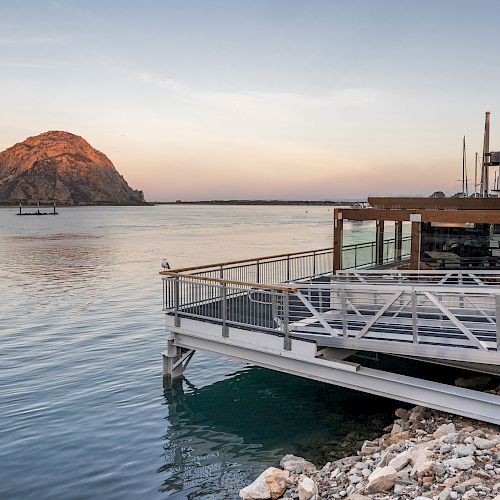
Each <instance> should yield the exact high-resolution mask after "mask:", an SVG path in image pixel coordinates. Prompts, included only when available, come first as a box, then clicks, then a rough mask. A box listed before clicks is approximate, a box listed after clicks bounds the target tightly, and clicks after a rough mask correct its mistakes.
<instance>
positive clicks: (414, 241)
mask: <svg viewBox="0 0 500 500" xmlns="http://www.w3.org/2000/svg"><path fill="white" fill-rule="evenodd" d="M421 226H422V223H421V222H412V223H411V249H410V269H415V270H418V269H420V237H421V232H422V228H421Z"/></svg>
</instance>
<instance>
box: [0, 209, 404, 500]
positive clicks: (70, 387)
mask: <svg viewBox="0 0 500 500" xmlns="http://www.w3.org/2000/svg"><path fill="white" fill-rule="evenodd" d="M373 235H374V228H373V226H372V225H370V224H366V223H365V224H357V225H351V224H346V231H345V243H350V242H361V241H368V240H373ZM331 245H332V211H331V209H330V208H329V207H305V206H278V207H276V206H275V207H271V206H202V205H163V206H153V207H85V208H60V209H59V215H57V216H44V217H41V216H38V217H35V216H33V217H29V216H26V217H19V216H17V215H16V209H12V208H3V209H0V498H2V499H59V498H61V499H79V498H82V499H88V498H95V499H102V498H106V499H114V498H120V499H128V498H130V499H150V498H153V499H154V498H166V497H171V498H213V499H222V498H237V497H238V491H239V489H240V488H241V487H243V486H245V485H246V484H248V483H249V482H251V481H252V480H253V478H255V477H256V476H257V475H258V474H259V473H260V472H261V471H262V470H263V469H264V468H266V467H268V466H271V465H277V464H278V463H279V460H280V458H281V457H282V456H283V455H284V454H285V453H296V454H299V455H302V456H304V457H306V458H308V459H310V460H312V461H313V462H315V463H316V464H317V465H322V464H323V463H325V462H326V461H327V460H329V459H335V458H338V457H339V456H342V455H344V454H346V453H348V452H349V451H352V450H350V449H349V446H350V444H349V443H351V445H353V446H354V445H356V444H358V445H359V442H360V441H362V440H363V439H365V438H369V437H373V436H375V435H378V434H379V433H380V431H381V429H382V427H384V426H385V425H386V424H387V423H389V422H390V421H392V416H391V415H392V412H393V410H394V408H395V407H396V406H397V403H395V402H392V401H390V400H387V399H383V398H377V397H373V396H369V395H364V394H362V393H357V392H354V391H350V390H346V389H342V388H338V387H334V386H330V385H327V384H323V383H319V382H314V381H311V380H306V379H302V378H298V377H294V376H290V375H286V374H282V373H278V372H273V371H270V370H266V369H262V368H259V367H253V366H247V365H245V364H243V363H239V362H236V361H232V360H227V359H224V358H222V357H218V356H214V355H208V354H204V353H200V352H197V353H196V354H195V356H194V358H193V360H192V361H191V364H190V365H189V367H188V369H187V370H186V372H185V376H184V379H183V380H182V381H181V382H180V383H177V384H175V385H174V386H173V387H171V388H166V389H164V388H163V385H162V371H161V370H162V364H161V355H160V352H161V350H162V349H163V348H164V347H165V327H164V317H163V314H162V312H161V307H162V303H161V301H162V289H161V279H160V276H159V275H158V272H159V271H160V270H161V268H160V261H161V259H162V258H163V257H165V258H167V260H168V261H169V262H170V265H171V266H172V267H181V266H187V265H191V264H193V265H194V264H205V263H212V262H221V261H227V260H232V259H239V258H246V257H257V256H264V255H269V254H275V253H282V252H291V251H300V250H310V249H314V248H324V247H329V246H331ZM346 436H347V439H346Z"/></svg>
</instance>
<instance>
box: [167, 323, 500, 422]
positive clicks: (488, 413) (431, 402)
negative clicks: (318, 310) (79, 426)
mask: <svg viewBox="0 0 500 500" xmlns="http://www.w3.org/2000/svg"><path fill="white" fill-rule="evenodd" d="M220 338H221V337H219V338H218V339H217V340H216V339H212V338H209V337H206V336H199V337H198V336H197V337H194V336H192V334H185V333H183V332H181V331H177V333H176V340H175V343H176V345H178V346H181V347H183V348H187V349H196V350H203V351H207V352H214V353H216V354H219V355H222V356H227V357H229V358H233V359H239V360H242V361H244V362H246V363H252V364H256V365H259V366H262V367H264V368H269V369H271V370H277V371H281V372H285V373H290V374H292V375H297V376H299V377H306V378H310V379H313V380H319V381H321V382H326V383H328V384H334V385H339V386H341V387H346V388H349V389H355V390H358V391H362V392H367V393H370V394H376V395H378V396H383V397H387V398H391V399H396V400H399V401H405V402H408V403H411V404H415V405H422V406H426V407H429V408H434V409H436V410H441V411H446V412H450V413H454V414H457V415H463V416H465V417H469V418H474V419H479V420H484V421H486V422H490V423H493V424H500V397H499V396H494V395H493V394H487V393H483V392H478V391H473V390H470V389H462V388H460V387H454V386H451V385H448V384H441V383H438V382H431V381H428V380H425V379H418V378H414V377H408V376H406V375H400V374H395V373H391V372H387V371H381V370H374V369H372V368H365V367H363V366H361V367H359V368H358V369H353V368H356V367H351V366H350V365H345V364H342V363H339V362H331V361H327V360H323V359H320V358H316V357H314V358H312V359H300V358H298V357H297V356H295V355H293V354H288V355H287V354H285V353H286V351H281V352H280V353H278V354H273V353H271V352H265V351H257V350H255V348H252V347H250V346H246V345H245V344H241V343H240V344H238V345H237V344H230V343H229V342H228V341H227V340H226V341H224V342H220V341H219V339H220Z"/></svg>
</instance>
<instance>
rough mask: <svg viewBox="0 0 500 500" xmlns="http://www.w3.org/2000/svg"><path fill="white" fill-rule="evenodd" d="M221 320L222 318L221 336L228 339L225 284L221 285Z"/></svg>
mask: <svg viewBox="0 0 500 500" xmlns="http://www.w3.org/2000/svg"><path fill="white" fill-rule="evenodd" d="M221 318H222V336H223V337H229V328H228V326H227V285H226V283H222V301H221Z"/></svg>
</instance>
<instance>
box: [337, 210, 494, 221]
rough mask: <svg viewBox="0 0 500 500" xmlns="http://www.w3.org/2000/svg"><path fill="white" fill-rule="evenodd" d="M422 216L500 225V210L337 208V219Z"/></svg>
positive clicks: (404, 219)
mask: <svg viewBox="0 0 500 500" xmlns="http://www.w3.org/2000/svg"><path fill="white" fill-rule="evenodd" d="M413 214H420V216H421V222H456V223H466V222H470V223H476V224H500V210H387V209H385V210H384V209H377V208H337V209H335V210H334V217H335V218H336V219H344V220H384V221H409V220H410V216H411V215H413Z"/></svg>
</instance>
